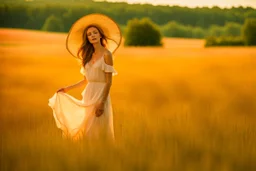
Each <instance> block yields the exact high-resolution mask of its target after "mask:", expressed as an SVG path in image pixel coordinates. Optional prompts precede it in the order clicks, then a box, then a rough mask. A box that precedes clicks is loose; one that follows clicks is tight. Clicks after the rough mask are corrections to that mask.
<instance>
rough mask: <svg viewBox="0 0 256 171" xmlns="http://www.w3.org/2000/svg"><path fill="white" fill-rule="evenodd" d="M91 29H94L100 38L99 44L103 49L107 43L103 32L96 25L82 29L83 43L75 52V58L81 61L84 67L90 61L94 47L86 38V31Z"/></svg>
mask: <svg viewBox="0 0 256 171" xmlns="http://www.w3.org/2000/svg"><path fill="white" fill-rule="evenodd" d="M91 27H95V28H96V29H97V30H98V31H99V33H100V36H101V39H100V43H101V45H102V46H103V47H106V43H107V37H106V35H105V34H104V32H103V30H102V29H101V28H100V27H99V26H96V25H89V26H87V27H86V28H85V29H84V33H83V43H82V45H81V47H80V48H79V50H78V52H77V56H78V57H79V58H80V59H81V60H82V65H83V66H85V65H86V64H87V63H88V62H89V61H90V60H91V59H92V54H93V52H94V47H93V45H92V44H91V43H90V42H89V40H88V37H87V30H88V29H89V28H91Z"/></svg>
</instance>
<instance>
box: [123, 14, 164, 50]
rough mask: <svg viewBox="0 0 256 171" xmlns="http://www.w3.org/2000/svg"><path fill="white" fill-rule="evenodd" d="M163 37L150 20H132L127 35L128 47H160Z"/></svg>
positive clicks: (126, 43)
mask: <svg viewBox="0 0 256 171" xmlns="http://www.w3.org/2000/svg"><path fill="white" fill-rule="evenodd" d="M161 39H162V35H161V33H160V31H159V29H158V27H157V26H156V25H155V24H154V23H153V22H152V21H151V20H150V19H148V18H143V19H141V20H138V19H132V20H130V21H129V22H128V25H127V29H126V33H125V43H124V44H125V45H126V46H160V45H162V43H161Z"/></svg>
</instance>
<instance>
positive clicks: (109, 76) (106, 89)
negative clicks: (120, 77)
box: [96, 52, 113, 117]
mask: <svg viewBox="0 0 256 171" xmlns="http://www.w3.org/2000/svg"><path fill="white" fill-rule="evenodd" d="M104 60H105V63H106V64H108V65H111V66H113V59H112V54H111V53H110V52H108V53H107V54H105V55H104ZM105 76H106V84H105V87H104V90H103V97H102V99H101V102H100V103H99V104H98V105H97V109H96V116H98V117H99V116H101V115H102V114H103V113H104V105H105V102H106V101H107V98H108V95H109V91H110V87H111V85H112V72H105Z"/></svg>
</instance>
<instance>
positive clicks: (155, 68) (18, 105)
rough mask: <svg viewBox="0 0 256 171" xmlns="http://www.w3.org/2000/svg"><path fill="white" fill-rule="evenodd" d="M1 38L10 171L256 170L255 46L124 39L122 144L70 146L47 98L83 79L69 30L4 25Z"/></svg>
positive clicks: (118, 56) (1, 126)
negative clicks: (134, 43)
mask: <svg viewBox="0 0 256 171" xmlns="http://www.w3.org/2000/svg"><path fill="white" fill-rule="evenodd" d="M0 37H1V40H0V54H1V56H0V75H1V81H0V99H1V108H0V136H1V139H0V142H1V146H0V148H1V149H0V151H1V153H0V168H1V171H27V170H31V171H32V170H36V171H46V170H47V171H58V170H59V171H66V170H72V171H76V170H77V171H78V170H79V171H80V170H86V171H87V170H88V171H98V170H104V171H115V170H117V171H119V170H120V171H158V170H159V171H165V170H166V171H167V170H168V171H255V170H256V124H255V123H256V67H255V66H256V48H255V47H235V48H234V47H221V48H218V47H214V48H204V41H203V40H200V39H178V38H177V39H176V38H175V39H174V38H164V40H163V42H164V47H124V46H123V45H121V47H120V48H119V49H118V50H117V52H116V53H115V55H114V66H115V69H116V70H117V71H118V75H117V76H114V78H113V85H112V88H111V99H112V104H113V110H114V128H115V136H116V143H115V144H114V145H113V144H107V143H104V142H102V141H99V142H97V143H94V144H90V143H88V142H86V141H81V142H76V143H74V142H70V141H69V140H65V139H63V138H62V137H61V132H60V130H58V129H57V127H56V124H55V121H54V118H53V116H52V110H51V108H50V107H49V106H48V99H49V98H50V97H51V96H52V95H53V94H54V92H55V91H56V90H57V89H58V88H61V87H64V86H67V85H71V84H74V83H76V82H78V81H79V80H81V79H83V76H82V75H81V74H80V73H79V70H80V68H79V63H78V62H77V61H76V60H75V58H74V57H72V56H71V55H69V54H68V52H67V50H66V49H65V38H66V34H62V33H47V32H40V31H29V30H17V29H0ZM81 92H82V88H81V89H76V90H72V91H70V92H69V93H70V94H72V95H73V96H75V97H76V98H78V99H79V98H81Z"/></svg>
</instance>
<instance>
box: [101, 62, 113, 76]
mask: <svg viewBox="0 0 256 171" xmlns="http://www.w3.org/2000/svg"><path fill="white" fill-rule="evenodd" d="M101 69H102V70H103V71H104V72H112V75H117V72H116V70H115V69H114V67H113V66H111V65H108V64H106V63H105V61H104V59H103V62H102V66H101Z"/></svg>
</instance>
